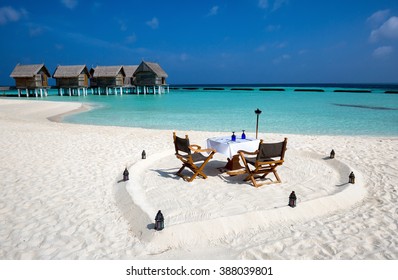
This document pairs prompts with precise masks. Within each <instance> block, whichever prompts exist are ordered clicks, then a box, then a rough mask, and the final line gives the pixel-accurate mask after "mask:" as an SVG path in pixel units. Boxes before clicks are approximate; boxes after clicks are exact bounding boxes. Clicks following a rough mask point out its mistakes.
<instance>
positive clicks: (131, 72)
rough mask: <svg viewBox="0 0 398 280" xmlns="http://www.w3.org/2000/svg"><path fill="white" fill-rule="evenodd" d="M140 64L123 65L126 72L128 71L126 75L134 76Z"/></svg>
mask: <svg viewBox="0 0 398 280" xmlns="http://www.w3.org/2000/svg"><path fill="white" fill-rule="evenodd" d="M137 68H138V65H128V66H123V69H124V73H126V77H129V78H131V77H133V75H134V72H135V70H137Z"/></svg>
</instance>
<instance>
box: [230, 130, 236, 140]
mask: <svg viewBox="0 0 398 280" xmlns="http://www.w3.org/2000/svg"><path fill="white" fill-rule="evenodd" d="M231 140H232V141H236V135H235V131H233V132H232V136H231Z"/></svg>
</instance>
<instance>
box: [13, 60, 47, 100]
mask: <svg viewBox="0 0 398 280" xmlns="http://www.w3.org/2000/svg"><path fill="white" fill-rule="evenodd" d="M10 77H12V78H14V79H15V86H16V88H17V90H18V96H19V97H21V96H22V95H23V93H25V95H26V97H29V95H30V94H31V93H32V94H33V93H34V96H35V97H38V96H39V94H40V97H43V95H45V96H47V95H48V88H49V86H48V78H49V77H51V75H50V72H49V71H48V70H47V68H46V67H45V66H44V64H29V65H21V64H18V65H17V66H15V68H14V70H13V71H12V73H11V74H10Z"/></svg>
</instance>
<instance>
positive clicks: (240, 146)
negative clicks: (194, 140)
mask: <svg viewBox="0 0 398 280" xmlns="http://www.w3.org/2000/svg"><path fill="white" fill-rule="evenodd" d="M259 143H260V140H258V139H254V138H251V137H247V138H246V139H241V138H238V137H236V141H232V140H231V136H223V137H212V138H209V139H207V148H211V149H215V150H216V151H217V152H219V153H221V154H224V155H226V156H227V157H228V158H230V159H231V158H232V157H233V156H234V155H236V154H237V153H238V151H239V150H245V151H248V152H254V151H255V150H257V149H258V144H259Z"/></svg>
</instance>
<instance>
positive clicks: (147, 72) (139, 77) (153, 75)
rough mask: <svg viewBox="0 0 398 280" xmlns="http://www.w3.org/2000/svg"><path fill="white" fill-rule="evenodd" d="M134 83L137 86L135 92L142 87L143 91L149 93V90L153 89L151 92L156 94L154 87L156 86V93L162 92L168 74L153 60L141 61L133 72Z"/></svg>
mask: <svg viewBox="0 0 398 280" xmlns="http://www.w3.org/2000/svg"><path fill="white" fill-rule="evenodd" d="M133 76H134V83H135V85H136V87H137V92H139V91H140V89H142V91H143V93H144V94H146V93H149V90H150V89H152V90H153V94H156V87H157V88H158V94H161V93H162V92H164V90H163V89H164V88H165V87H167V88H168V85H167V84H166V78H167V77H168V75H167V74H166V72H165V71H164V70H163V69H162V67H160V65H159V64H157V63H153V62H146V61H142V62H141V64H140V65H139V66H138V68H137V70H135V72H134V75H133Z"/></svg>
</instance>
